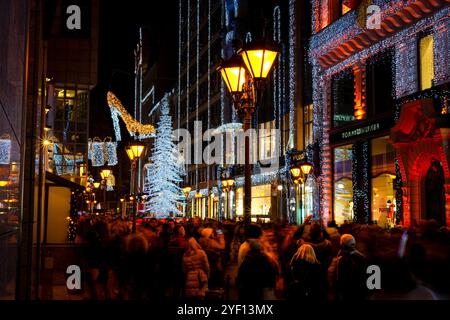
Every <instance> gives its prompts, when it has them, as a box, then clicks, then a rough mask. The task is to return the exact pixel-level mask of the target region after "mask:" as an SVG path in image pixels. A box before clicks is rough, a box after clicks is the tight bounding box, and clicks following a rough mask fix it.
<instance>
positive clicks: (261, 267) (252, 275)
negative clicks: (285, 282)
mask: <svg viewBox="0 0 450 320" xmlns="http://www.w3.org/2000/svg"><path fill="white" fill-rule="evenodd" d="M277 276H278V266H277V265H276V264H275V262H274V261H273V259H271V258H270V257H269V256H268V255H267V254H265V253H264V252H262V251H261V250H259V249H251V250H249V251H248V252H247V254H246V255H245V258H244V259H243V261H242V263H241V265H240V266H239V271H238V276H237V279H236V284H237V286H238V288H239V299H244V300H262V299H267V298H268V294H270V293H271V294H272V296H271V297H269V299H274V298H275V296H274V295H273V290H274V288H275V286H276V281H277Z"/></svg>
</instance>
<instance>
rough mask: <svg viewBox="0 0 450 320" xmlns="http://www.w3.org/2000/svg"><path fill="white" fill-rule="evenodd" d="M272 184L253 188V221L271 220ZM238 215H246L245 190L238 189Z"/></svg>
mask: <svg viewBox="0 0 450 320" xmlns="http://www.w3.org/2000/svg"><path fill="white" fill-rule="evenodd" d="M270 190H271V186H270V184H266V185H261V186H254V187H252V221H256V220H257V219H260V220H269V219H270V208H271V197H270ZM236 202H237V203H236V214H237V216H238V217H239V216H243V215H244V189H243V188H238V189H237V190H236Z"/></svg>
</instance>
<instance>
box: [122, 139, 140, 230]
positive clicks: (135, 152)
mask: <svg viewBox="0 0 450 320" xmlns="http://www.w3.org/2000/svg"><path fill="white" fill-rule="evenodd" d="M144 150H145V145H144V144H143V143H142V142H139V141H133V142H131V143H130V144H129V145H128V147H127V148H126V152H127V155H128V158H130V161H131V183H130V189H131V190H130V193H131V194H135V193H136V171H137V170H136V169H137V162H138V160H139V159H140V158H141V156H142V154H143V153H144ZM130 200H132V201H133V213H132V217H133V227H132V232H133V233H135V232H136V210H137V208H136V203H135V202H134V197H130Z"/></svg>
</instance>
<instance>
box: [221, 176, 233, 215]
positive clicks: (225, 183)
mask: <svg viewBox="0 0 450 320" xmlns="http://www.w3.org/2000/svg"><path fill="white" fill-rule="evenodd" d="M234 182H235V180H234V179H233V178H231V177H229V178H224V179H223V180H222V190H223V192H225V194H226V195H227V197H226V204H227V205H226V212H227V214H228V218H231V214H230V199H229V192H230V191H231V189H232V187H233V186H234Z"/></svg>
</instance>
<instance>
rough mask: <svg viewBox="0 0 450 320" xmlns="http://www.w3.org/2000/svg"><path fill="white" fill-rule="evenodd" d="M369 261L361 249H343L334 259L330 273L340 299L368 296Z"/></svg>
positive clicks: (357, 298) (332, 284)
mask: <svg viewBox="0 0 450 320" xmlns="http://www.w3.org/2000/svg"><path fill="white" fill-rule="evenodd" d="M366 269H367V261H366V258H365V257H364V255H362V254H361V253H360V252H359V251H357V250H353V251H351V252H346V251H342V250H341V252H340V253H339V255H338V256H337V257H336V258H335V259H333V262H332V263H331V265H330V267H329V269H328V273H329V281H330V284H331V286H332V289H333V292H334V294H335V295H336V298H337V299H338V300H346V301H355V300H364V299H365V298H366V297H367V290H368V289H367V284H366V280H367V273H366Z"/></svg>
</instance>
